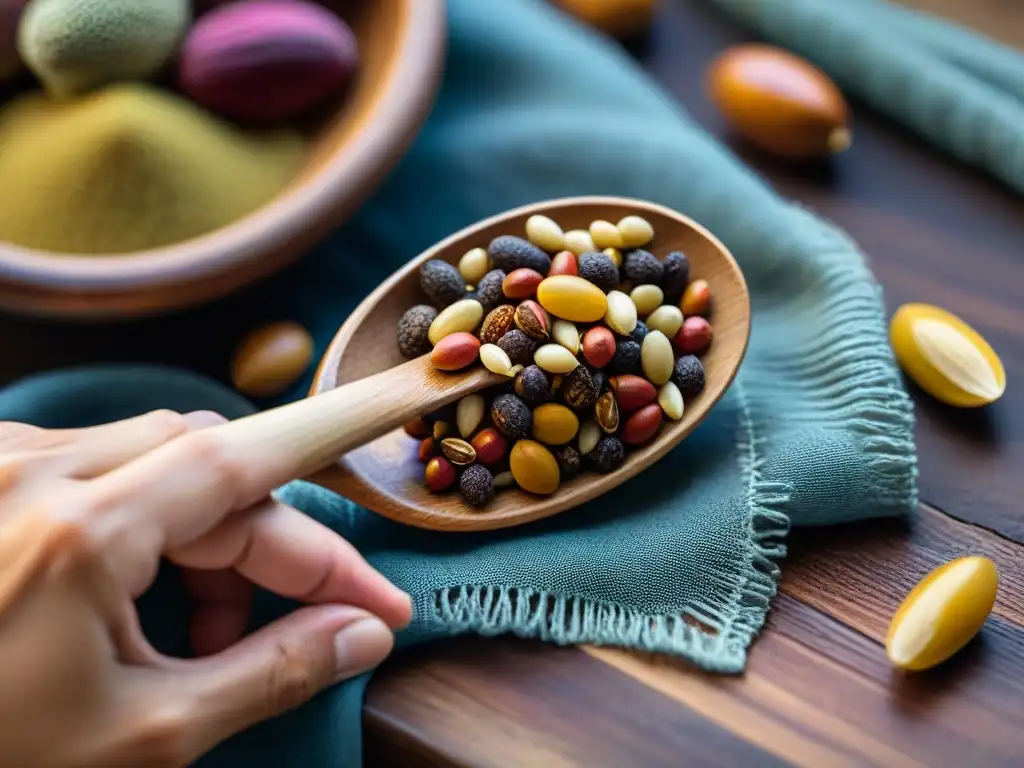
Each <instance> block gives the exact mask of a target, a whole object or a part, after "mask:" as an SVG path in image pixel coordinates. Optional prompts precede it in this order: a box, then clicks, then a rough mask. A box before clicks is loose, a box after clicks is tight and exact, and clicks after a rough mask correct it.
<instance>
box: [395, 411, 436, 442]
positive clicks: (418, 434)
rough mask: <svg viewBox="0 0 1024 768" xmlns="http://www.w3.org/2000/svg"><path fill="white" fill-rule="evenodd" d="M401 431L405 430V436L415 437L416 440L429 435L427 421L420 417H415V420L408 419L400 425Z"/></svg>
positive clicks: (429, 428) (429, 429)
mask: <svg viewBox="0 0 1024 768" xmlns="http://www.w3.org/2000/svg"><path fill="white" fill-rule="evenodd" d="M402 429H404V430H405V434H407V435H408V436H409V437H415V438H416V439H417V440H422V439H423V438H424V437H427V436H428V435H429V434H430V433H431V431H432V430H431V427H430V425H429V424H427V420H426V419H424V418H423V417H422V416H417V417H416V418H415V419H410V420H409V421H407V422H405V424H403V425H402Z"/></svg>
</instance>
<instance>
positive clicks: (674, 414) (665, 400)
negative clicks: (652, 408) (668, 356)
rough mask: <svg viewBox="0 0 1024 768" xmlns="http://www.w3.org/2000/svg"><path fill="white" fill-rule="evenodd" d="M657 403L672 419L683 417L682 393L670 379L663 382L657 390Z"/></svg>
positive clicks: (677, 419)
mask: <svg viewBox="0 0 1024 768" xmlns="http://www.w3.org/2000/svg"><path fill="white" fill-rule="evenodd" d="M658 405H660V406H661V410H662V411H664V412H665V415H666V416H668V417H669V418H670V419H672V421H679V420H680V419H681V418H683V395H682V393H681V392H680V391H679V387H677V386H676V385H675V384H673V383H672V382H671V381H667V382H665V383H664V384H663V385H662V386H661V389H659V390H658Z"/></svg>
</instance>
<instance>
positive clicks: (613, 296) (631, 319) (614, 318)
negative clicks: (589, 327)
mask: <svg viewBox="0 0 1024 768" xmlns="http://www.w3.org/2000/svg"><path fill="white" fill-rule="evenodd" d="M607 301H608V309H607V311H606V312H605V313H604V322H605V325H607V326H608V327H609V328H611V329H612V330H613V331H615V332H616V333H618V334H621V335H622V336H628V335H629V334H631V333H632V332H633V331H635V330H636V304H634V303H633V300H632V299H631V298H629V296H627V295H626V294H624V293H623V292H622V291H612V292H611V293H609V294H608V299H607Z"/></svg>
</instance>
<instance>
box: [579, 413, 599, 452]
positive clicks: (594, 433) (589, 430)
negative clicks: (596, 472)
mask: <svg viewBox="0 0 1024 768" xmlns="http://www.w3.org/2000/svg"><path fill="white" fill-rule="evenodd" d="M600 439H601V427H599V426H598V424H597V422H596V421H588V422H586V423H585V424H584V425H583V426H582V427H580V433H579V446H580V456H586V455H587V454H588V453H590V452H591V451H592V450H594V449H595V448H596V447H597V443H598V441H600Z"/></svg>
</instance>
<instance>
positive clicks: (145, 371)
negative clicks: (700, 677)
mask: <svg viewBox="0 0 1024 768" xmlns="http://www.w3.org/2000/svg"><path fill="white" fill-rule="evenodd" d="M861 1H862V2H866V1H867V0H861ZM720 4H722V5H725V4H726V3H724V2H720ZM734 5H735V4H734ZM762 5H763V6H764V7H765V8H767V7H768V5H769V4H767V3H765V4H762ZM832 5H837V4H832ZM840 5H841V4H840ZM820 7H821V8H823V7H824V4H822V5H821V6H820ZM449 16H450V37H451V39H450V52H449V61H448V68H447V73H446V78H445V82H444V87H443V90H442V92H441V95H440V98H439V101H438V103H437V106H436V108H435V110H434V112H433V114H432V116H431V118H430V120H429V121H428V123H427V125H426V126H425V128H424V130H423V132H422V134H421V135H420V136H419V138H418V140H417V141H416V143H415V145H414V147H413V148H412V150H411V152H410V153H409V155H408V156H407V157H406V158H405V159H404V160H403V161H402V163H401V164H400V166H399V168H398V169H397V170H396V171H395V172H394V173H393V174H392V175H391V177H390V178H389V180H388V181H387V182H386V183H385V185H384V186H383V188H382V189H381V190H380V191H379V192H378V193H377V194H376V195H375V196H374V198H373V199H372V200H371V201H370V202H369V203H368V204H367V205H366V206H365V207H364V208H363V209H362V210H361V211H360V212H359V214H358V215H357V216H356V217H355V218H354V219H353V220H352V221H351V222H349V223H348V224H347V225H346V226H345V227H344V228H343V229H341V230H340V231H339V232H337V233H336V234H335V235H334V236H332V237H331V238H330V239H329V240H328V241H327V242H325V243H324V244H323V245H322V246H321V247H319V248H317V249H316V250H315V251H314V252H313V253H311V254H310V255H309V256H308V257H307V259H306V260H305V261H304V262H303V263H302V265H301V266H300V267H298V268H297V269H294V270H291V271H290V272H289V273H288V278H287V280H281V281H279V282H278V284H277V286H276V290H275V291H274V293H273V296H274V297H275V298H274V299H273V300H274V301H276V302H277V303H276V304H272V305H268V306H266V307H261V308H260V311H261V312H264V313H273V314H275V315H277V316H285V317H290V318H293V319H295V320H297V321H298V322H300V323H303V324H305V325H306V326H307V327H309V328H310V329H312V331H313V332H314V334H315V337H316V341H317V350H318V352H322V351H323V350H324V348H325V346H326V344H327V343H328V341H329V339H330V338H331V336H332V334H333V333H334V331H335V329H336V328H337V327H338V326H339V325H340V323H341V322H342V321H343V320H344V319H345V316H346V314H347V313H348V312H349V311H350V310H351V308H352V307H353V306H354V305H355V304H356V303H357V302H358V301H359V300H360V299H362V298H363V296H365V295H366V294H367V293H368V292H369V291H370V290H371V289H372V288H373V287H374V286H375V285H376V284H377V283H378V281H380V280H381V279H382V278H383V277H385V276H386V275H387V274H389V273H390V272H391V271H392V270H394V269H395V268H397V267H398V266H399V265H401V264H402V263H404V262H405V261H407V260H408V259H409V258H411V257H413V256H415V255H416V254H417V253H418V252H419V251H420V250H421V249H423V248H426V247H427V246H429V245H430V244H432V243H434V242H435V241H437V240H439V239H441V238H443V237H445V236H446V235H448V234H450V233H451V232H453V231H455V230H457V229H459V228H461V227H463V226H465V225H467V224H469V223H471V222H473V221H476V220H478V219H480V218H482V217H485V216H488V215H491V214H494V213H496V212H499V211H502V210H504V209H507V208H509V207H512V206H517V205H520V204H524V203H528V202H532V201H536V200H538V199H546V198H553V197H560V196H564V195H574V194H615V195H625V196H632V197H637V198H645V199H649V200H653V201H656V202H659V203H663V204H665V205H668V206H670V207H672V208H675V209H677V210H680V211H682V212H684V213H686V214H688V215H690V216H692V217H694V218H695V219H697V220H698V221H700V222H702V223H703V224H704V225H706V226H707V227H709V228H710V229H711V230H712V231H714V232H715V233H716V234H717V235H719V236H720V237H721V238H722V239H723V240H724V241H725V243H726V244H727V245H728V246H729V248H731V249H732V251H733V253H734V254H735V256H736V258H737V260H738V261H739V263H740V265H741V266H742V268H743V270H744V272H745V274H746V278H747V280H748V282H749V285H750V289H751V295H752V302H753V313H754V314H753V333H752V337H751V343H750V348H749V353H748V356H747V359H746V361H745V363H744V365H743V368H742V370H741V372H740V374H739V376H738V378H737V380H736V382H735V384H734V385H733V386H732V388H731V389H730V390H729V392H728V393H727V395H726V396H725V397H724V399H723V400H722V401H721V402H720V404H719V405H718V406H717V407H716V408H715V409H714V410H713V412H712V413H711V415H710V416H709V417H708V419H707V420H706V422H705V423H704V424H702V426H701V427H700V428H699V429H698V430H697V431H695V432H694V433H693V435H692V436H691V437H690V438H689V439H687V440H686V441H684V442H683V443H682V444H681V445H680V446H679V447H678V448H677V449H676V450H674V451H673V452H671V453H670V454H669V455H668V456H667V457H666V458H665V459H663V460H662V461H661V462H659V463H658V464H657V465H655V466H653V467H652V468H650V469H649V470H647V471H646V472H645V473H644V474H643V475H642V476H641V477H639V478H638V479H636V480H634V481H632V482H630V483H628V484H626V485H625V486H623V487H621V488H620V489H618V490H616V491H613V492H611V493H609V494H607V495H606V496H605V497H603V498H601V499H599V500H596V501H594V502H592V503H589V504H587V505H585V506H583V507H581V508H578V509H576V510H573V511H571V512H568V513H566V514H564V515H561V516H558V517H556V518H554V519H551V520H548V521H544V522H541V523H537V524H534V525H530V526H527V527H522V528H518V529H514V530H511V531H504V532H499V533H493V534H473V535H450V534H448V535H445V534H436V533H431V532H424V531H419V530H414V529H409V528H404V527H402V526H399V525H396V524H394V523H391V522H389V521H387V520H384V519H382V518H380V517H378V516H376V515H374V514H372V513H369V512H367V511H365V510H362V509H359V508H356V507H354V505H352V504H350V503H349V502H347V501H346V500H344V499H341V498H338V497H335V496H333V495H331V494H328V493H326V492H324V491H322V490H320V489H318V488H315V487H312V486H309V485H306V484H304V483H294V484H292V485H289V486H288V487H286V488H285V489H284V491H283V493H282V495H283V497H284V498H285V499H286V500H288V501H290V502H291V503H293V504H295V505H296V506H298V507H299V508H301V509H303V510H304V511H306V512H307V513H308V514H310V515H312V516H314V517H316V518H317V519H319V520H321V521H323V522H325V523H326V524H327V525H329V526H331V527H332V528H334V529H335V530H337V531H339V532H340V533H341V534H342V535H344V536H345V537H347V538H348V539H349V540H350V541H352V542H353V543H354V544H355V545H356V546H357V547H358V548H359V550H360V551H361V552H362V553H363V554H364V555H365V556H366V557H367V558H368V559H369V561H370V562H371V563H372V564H373V565H374V566H376V567H377V568H379V569H380V570H381V571H382V572H383V573H384V574H385V575H387V576H388V577H389V578H391V579H392V580H393V581H394V582H395V583H396V584H398V585H399V586H400V587H402V588H404V589H406V590H408V591H409V592H411V594H412V595H414V597H415V617H414V621H413V623H412V626H411V627H410V628H409V629H408V630H407V631H405V632H403V633H401V635H400V637H399V643H400V644H401V645H403V646H408V645H412V644H414V643H418V642H422V641H426V640H429V639H434V638H441V637H446V636H450V635H455V634H459V633H467V632H476V633H480V634H484V635H494V634H499V633H514V634H516V635H519V636H522V637H530V638H538V639H542V640H546V641H550V642H555V643H584V642H585V643H598V644H611V645H620V646H629V647H634V648H641V649H647V650H652V651H662V652H667V653H673V654H677V655H679V656H682V657H685V658H687V659H690V660H692V661H693V662H694V663H695V664H697V665H699V666H701V667H703V668H706V669H708V670H714V671H718V672H723V673H737V672H740V671H742V669H743V667H744V664H745V661H746V655H747V649H748V646H749V644H750V643H751V641H752V639H753V637H754V636H755V634H756V633H757V631H758V630H759V629H760V628H761V626H762V625H763V622H764V620H765V614H766V611H767V609H768V606H769V601H770V599H771V598H772V596H773V595H774V593H775V589H776V580H777V577H778V573H779V571H778V561H779V560H780V558H782V557H783V555H784V545H783V541H784V537H785V534H786V532H787V530H788V528H789V526H790V525H798V526H810V525H827V524H834V523H840V522H845V521H852V520H861V519H865V518H873V517H882V516H894V515H904V514H908V513H910V512H911V511H912V510H913V509H914V506H915V503H916V495H915V479H916V473H915V453H914V446H913V442H912V409H911V404H910V401H909V399H908V397H907V395H906V393H905V391H904V389H903V387H902V383H901V378H900V376H899V374H898V372H897V368H896V366H895V364H894V361H893V358H892V355H891V352H890V350H889V347H888V345H887V341H886V325H885V318H884V313H883V307H882V301H881V296H880V290H879V287H878V285H877V284H876V282H875V281H874V279H873V278H872V276H871V274H870V272H869V271H868V269H867V267H866V266H865V261H864V259H863V257H862V255H861V254H860V253H859V252H858V250H857V247H856V245H855V244H854V243H853V242H851V240H850V239H849V238H848V237H847V236H845V235H844V234H843V233H842V232H841V231H839V230H838V229H836V228H835V227H833V226H831V225H830V224H828V223H826V222H824V221H822V220H820V219H818V218H816V217H815V216H813V215H811V214H810V213H808V212H807V211H804V210H802V209H801V208H799V207H797V206H795V205H793V204H791V203H790V202H787V201H786V200H783V199H780V198H779V197H778V196H776V195H775V194H774V193H773V192H772V191H771V189H769V187H768V186H767V185H766V184H765V183H763V182H762V181H761V180H760V179H758V178H757V177H756V176H755V175H754V174H753V173H752V172H751V171H750V170H748V169H747V168H746V167H744V166H743V165H742V164H741V163H740V162H739V161H738V160H737V159H735V158H734V157H733V156H732V155H731V154H730V153H729V152H728V151H727V150H726V149H724V148H723V147H722V146H720V145H719V144H718V143H717V142H715V141H714V140H713V139H712V138H711V137H710V136H709V135H707V134H706V133H705V132H704V131H703V130H702V129H701V128H700V127H699V126H697V125H696V124H695V123H694V122H693V121H692V120H691V119H690V118H689V117H688V116H687V115H686V114H685V113H683V112H682V111H681V110H680V109H679V107H678V105H677V104H675V103H674V102H673V101H672V100H671V99H669V98H668V97H666V95H665V94H663V93H661V92H660V91H659V89H658V88H657V87H656V86H655V85H654V84H652V82H650V80H649V79H648V78H647V77H646V76H645V74H644V73H643V72H642V71H641V70H640V69H639V68H638V67H637V66H636V65H635V64H634V63H633V62H632V61H631V60H630V59H629V58H628V57H627V56H626V55H624V54H623V53H621V52H620V51H619V49H618V48H617V47H615V46H614V45H613V44H611V43H609V42H608V41H606V40H604V39H603V38H600V37H599V36H597V35H595V34H593V33H591V32H589V31H587V30H585V29H583V28H581V27H579V26H578V25H576V24H575V23H573V22H571V21H570V20H568V19H566V18H565V17H564V16H562V15H561V14H560V13H558V12H557V11H555V10H552V9H551V8H550V7H549V6H548V5H547V4H546V3H544V2H542V1H541V0H491V1H488V0H450V10H449ZM268 295H270V294H269V292H265V293H261V294H259V296H260V297H261V298H265V297H266V296H268ZM381 343H390V340H388V339H382V340H381ZM308 383H309V382H308V379H307V380H306V381H305V382H303V383H302V384H301V385H300V386H299V387H297V388H296V390H295V391H294V392H292V393H291V394H290V395H289V397H299V396H301V394H302V392H303V391H304V388H305V387H306V386H307V385H308ZM260 405H261V406H263V405H267V403H261V404H260ZM157 407H169V408H174V409H177V410H181V411H187V410H193V409H199V408H212V409H214V410H218V411H220V412H222V413H224V414H225V415H228V416H230V417H237V416H239V415H242V414H244V413H248V412H250V411H251V410H252V408H253V406H252V405H251V404H249V403H248V402H246V401H245V400H244V399H242V398H240V397H238V396H236V395H234V394H233V393H232V392H230V391H229V390H227V389H225V388H223V387H222V386H221V385H220V384H218V383H216V382H213V381H210V380H207V379H203V378H201V377H199V376H196V375H194V374H191V373H188V372H184V371H175V370H168V369H164V368H159V367H152V368H150V367H135V366H110V367H99V368H87V369H81V370H75V371H69V372H68V371H64V372H56V373H51V374H45V375H42V376H38V377H34V378H31V379H28V380H25V381H22V382H19V383H17V384H15V385H13V386H11V387H9V388H7V389H6V390H5V391H3V392H2V393H0V418H2V419H8V420H9V419H15V420H22V421H28V422H32V423H36V424H40V425H43V426H53V427H56V426H80V425H86V424H95V423H101V422H105V421H109V420H112V419H116V418H121V417H126V416H129V415H133V414H136V413H140V412H143V411H146V410H149V409H152V408H157ZM179 586H180V585H179V584H178V581H177V574H176V572H175V571H174V570H173V569H170V568H168V569H165V570H164V571H162V572H161V573H160V575H159V578H158V580H157V583H156V584H155V586H154V587H153V589H152V590H150V592H149V593H147V594H146V595H145V596H144V597H143V599H142V601H141V604H140V605H141V611H142V614H143V617H144V624H145V626H146V629H147V631H148V633H149V636H150V637H151V638H153V640H154V642H155V643H156V645H157V646H158V647H159V648H160V649H161V650H164V651H165V652H168V653H176V654H181V655H187V653H188V648H187V638H186V634H185V626H186V621H185V617H186V610H187V606H186V604H185V602H184V598H183V593H182V591H181V590H180V589H179ZM292 607H293V606H292V605H291V604H290V603H288V602H287V601H284V600H280V599H278V598H275V597H273V596H271V595H267V594H261V595H260V596H259V599H258V601H257V608H256V614H257V615H256V616H255V618H254V622H253V624H254V626H256V625H260V624H262V623H265V622H267V621H270V620H272V619H273V618H275V617H277V616H279V615H281V614H282V613H284V612H286V611H287V610H289V609H291V608H292ZM684 617H688V618H695V619H697V620H699V621H700V622H701V623H703V624H705V625H708V626H710V627H713V628H714V632H712V633H705V632H701V631H699V630H697V629H695V628H694V627H693V626H692V623H691V622H689V621H686V620H684ZM366 680H367V676H364V677H362V678H360V679H358V680H355V681H351V682H349V683H347V684H343V685H340V686H338V687H336V688H334V689H333V690H331V691H328V692H325V693H324V694H322V695H320V696H318V697H317V698H316V699H315V700H314V701H313V702H311V703H310V704H308V705H307V706H305V707H303V708H301V709H300V710H298V711H297V712H294V713H291V714H289V715H286V716H283V717H281V718H278V719H276V720H274V721H272V722H269V723H266V724H264V725H262V726H259V727H257V728H254V729H252V730H250V731H248V732H246V733H244V734H241V735H240V736H238V737H237V738H235V739H232V740H231V741H229V742H228V743H226V744H224V745H223V746H221V747H220V748H218V749H217V750H215V751H214V752H213V753H212V754H211V755H209V756H208V757H207V758H205V759H204V760H203V764H204V765H211V766H234V765H246V766H260V765H273V766H290V765H295V766H308V767H314V766H335V767H338V766H349V765H358V764H359V761H360V753H361V744H360V704H361V699H362V691H363V687H364V685H365V683H366Z"/></svg>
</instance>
